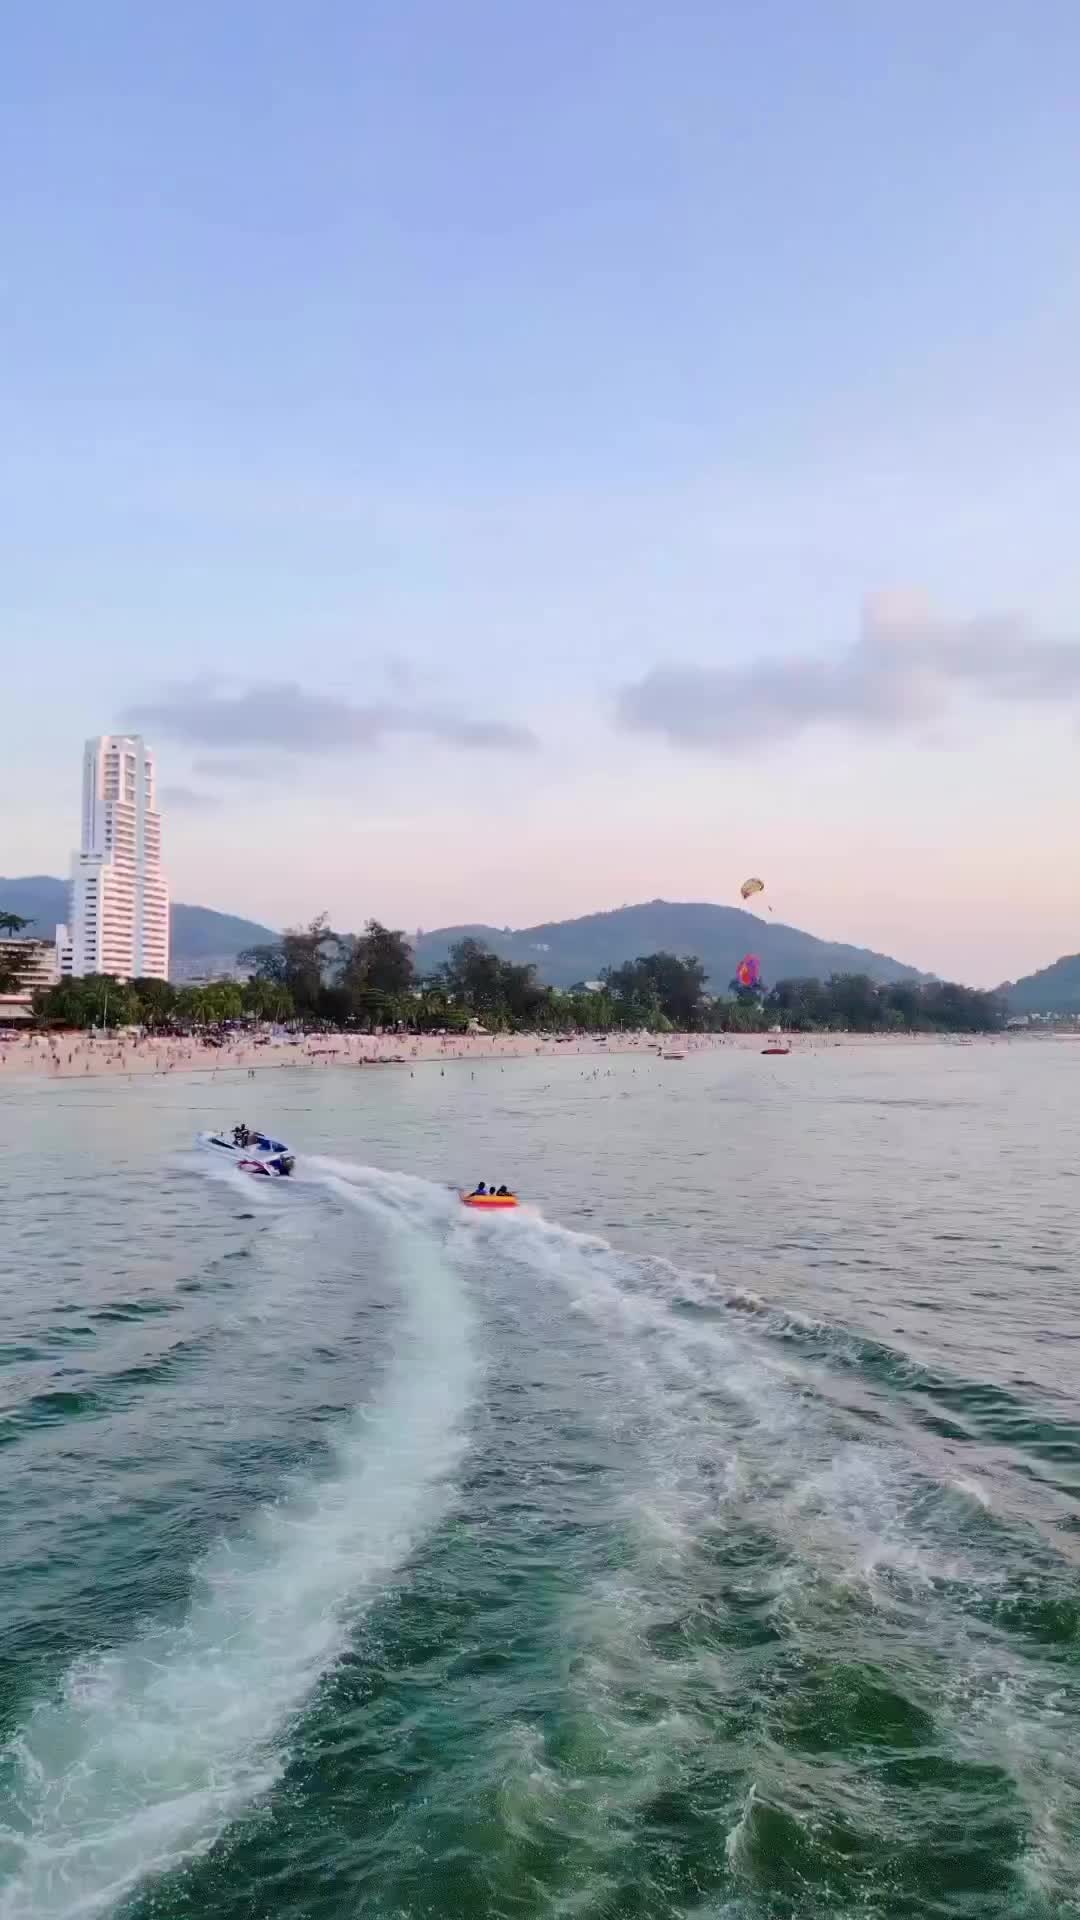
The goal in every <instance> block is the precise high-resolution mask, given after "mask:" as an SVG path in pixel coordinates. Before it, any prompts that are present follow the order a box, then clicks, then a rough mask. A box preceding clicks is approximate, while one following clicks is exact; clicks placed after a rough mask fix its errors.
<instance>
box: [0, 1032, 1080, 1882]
mask: <svg viewBox="0 0 1080 1920" xmlns="http://www.w3.org/2000/svg"><path fill="white" fill-rule="evenodd" d="M0 1101H2V1106H0V1272H2V1277H0V1601H2V1604H0V1917H2V1920H61V1917H62V1916H76V1915H78V1916H90V1915H97V1914H122V1915H123V1916H124V1917H125V1920H136V1917H137V1920H151V1916H152V1917H153V1920H195V1917H196V1916H200V1917H202V1916H209V1915H212V1916H214V1917H215V1920H264V1917H265V1920H355V1917H356V1916H371V1917H372V1920H375V1917H376V1916H377V1917H378V1920H429V1917H434V1916H443V1915H446V1916H451V1915H453V1916H462V1920H464V1917H465V1916H468V1917H469V1920H487V1917H488V1916H492V1917H494V1916H521V1920H531V1917H532V1916H537V1917H540V1916H544V1920H592V1917H593V1916H596V1920H599V1917H600V1916H606V1917H613V1916H619V1920H639V1917H640V1920H645V1917H646V1916H649V1917H650V1920H652V1917H653V1916H655V1917H657V1920H660V1917H662V1916H663V1917H666V1916H678V1917H679V1920H796V1917H798V1920H812V1917H816V1916H835V1917H836V1920H841V1917H843V1916H850V1917H851V1920H855V1916H858V1917H859V1920H870V1917H871V1916H873V1917H875V1920H907V1917H909V1916H910V1917H911V1920H914V1917H915V1916H919V1917H920V1920H922V1917H923V1916H938V1915H940V1916H949V1917H950V1920H960V1917H961V1916H964V1917H965V1920H967V1917H968V1916H970V1917H971V1920H997V1917H998V1916H1000V1917H1001V1920H1004V1917H1005V1916H1009V1920H1014V1917H1015V1920H1020V1916H1023V1917H1024V1920H1051V1916H1061V1915H1074V1914H1080V1893H1078V1888H1080V1214H1078V1205H1080V1046H1076V1047H1072V1046H1069V1045H1067V1044H1054V1043H1049V1042H1048V1043H1045V1044H1043V1043H1017V1044H1006V1043H1001V1044H999V1045H978V1046H970V1047H963V1046H940V1047H907V1046H895V1047H889V1046H867V1047H835V1048H822V1049H820V1050H816V1051H814V1052H809V1053H807V1054H806V1055H804V1056H800V1055H794V1056H793V1057H792V1058H790V1059H787V1060H779V1061H777V1060H771V1061H770V1060H764V1059H762V1058H760V1056H759V1055H757V1054H756V1053H755V1052H737V1051H735V1050H733V1049H731V1050H727V1049H725V1050H722V1051H720V1052H717V1053H713V1054H701V1055H696V1056H691V1057H690V1058H689V1059H687V1060H686V1061H685V1062H682V1063H675V1062H671V1063H666V1064H662V1063H659V1062H655V1061H646V1060H634V1059H628V1058H619V1057H614V1058H612V1059H611V1060H610V1062H608V1061H600V1062H599V1063H594V1062H593V1061H591V1060H581V1059H565V1060H564V1059H556V1060H554V1061H553V1060H551V1059H536V1060H530V1061H525V1062H521V1063H508V1064H506V1065H504V1066H499V1065H498V1064H491V1065H488V1064H485V1065H482V1066H481V1065H475V1066H469V1065H461V1066H447V1067H446V1069H445V1071H441V1070H440V1069H439V1067H438V1066H424V1067H419V1068H417V1070H416V1071H415V1073H413V1074H410V1072H409V1071H408V1070H407V1069H401V1070H393V1069H384V1070H381V1071H380V1070H370V1069H369V1070H364V1071H357V1070H353V1071H344V1070H322V1071H307V1072H303V1071H293V1070H282V1071H277V1072H272V1073H265V1074H262V1075H260V1077H259V1078H258V1080H257V1081H255V1082H252V1081H249V1080H248V1079H247V1078H246V1076H244V1075H240V1074H219V1075H218V1076H217V1077H216V1078H211V1077H210V1076H209V1075H206V1076H203V1077H201V1078H183V1079H180V1078H178V1079H176V1080H173V1081H169V1080H166V1079H162V1080H161V1081H160V1082H157V1083H146V1082H142V1083H139V1082H136V1083H134V1084H129V1083H126V1082H121V1081H111V1082H110V1081H105V1080H98V1081H89V1082H87V1083H86V1084H85V1085H75V1084H72V1083H60V1084H52V1085H46V1084H38V1083H33V1082H29V1081H26V1082H23V1083H22V1084H21V1085H16V1084H11V1085H9V1086H7V1087H5V1088H4V1089H3V1091H2V1093H0ZM239 1118H246V1119H247V1120H249V1121H250V1122H253V1123H258V1124H260V1125H262V1126H265V1127H267V1128H269V1129H271V1130H272V1131H274V1132H275V1133H278V1134H280V1136H281V1137H283V1138H284V1139H286V1140H288V1141H290V1142H291V1143H292V1144H293V1145H295V1147H296V1148H297V1149H298V1151H299V1153H300V1154H301V1156H302V1157H301V1159H300V1162H299V1165H298V1175H297V1178H296V1179H295V1180H294V1181H293V1182H292V1183H283V1184H281V1185H274V1186H267V1187H265V1188H264V1187H261V1186H259V1185H257V1184H256V1183H254V1182H250V1181H247V1180H245V1178H244V1177H243V1176H241V1175H239V1174H236V1173H233V1172H231V1171H230V1170H227V1169H222V1168H219V1167H215V1166H213V1165H211V1164H209V1163H208V1161H207V1160H206V1159H205V1158H204V1157H201V1156H200V1155H199V1154H197V1153H196V1152H195V1151H194V1150H193V1149H192V1147H191V1141H192V1137H193V1135H194V1133H195V1131H196V1129H197V1128H199V1127H201V1126H204V1125H216V1124H222V1123H229V1124H231V1123H232V1122H233V1121H235V1120H237V1119H239ZM477 1179H485V1180H491V1181H496V1182H499V1181H504V1180H505V1181H507V1182H509V1183H512V1184H514V1185H516V1186H517V1187H518V1188H519V1189H520V1190H521V1191H522V1193H523V1194H524V1195H525V1196H527V1198H528V1199H529V1200H530V1201H531V1202H532V1203H533V1204H534V1206H535V1208H536V1211H535V1213H529V1214H522V1215H519V1216H512V1217H502V1218H499V1219H478V1218H476V1217H474V1216H472V1215H469V1214H467V1213H466V1212H465V1210H464V1209H462V1208H461V1207H460V1205H459V1204H458V1202H457V1201H456V1199H455V1197H454V1196H453V1194H451V1193H450V1192H448V1191H447V1185H446V1183H449V1182H457V1183H466V1184H470V1185H471V1184H472V1183H474V1182H475V1181H476V1180H477Z"/></svg>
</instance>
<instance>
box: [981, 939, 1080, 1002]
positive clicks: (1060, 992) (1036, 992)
mask: <svg viewBox="0 0 1080 1920" xmlns="http://www.w3.org/2000/svg"><path fill="white" fill-rule="evenodd" d="M1000 991H1001V993H1002V994H1003V995H1004V997H1005V999H1006V1000H1007V1001H1008V1003H1009V1012H1010V1013H1080V953H1066V954H1063V955H1062V957H1061V959H1060V960H1055V961H1054V964H1053V966H1052V967H1040V969H1039V971H1038V973H1027V974H1025V975H1024V977H1023V979H1022V980H1010V981H1007V982H1006V984H1005V986H1003V987H1002V988H1001V989H1000Z"/></svg>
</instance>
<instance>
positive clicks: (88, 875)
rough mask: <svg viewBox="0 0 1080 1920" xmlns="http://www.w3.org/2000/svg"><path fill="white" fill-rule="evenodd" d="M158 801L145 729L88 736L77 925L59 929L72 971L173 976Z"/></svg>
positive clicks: (74, 887) (74, 889) (74, 900)
mask: <svg viewBox="0 0 1080 1920" xmlns="http://www.w3.org/2000/svg"><path fill="white" fill-rule="evenodd" d="M154 802H155V791H154V756H153V754H152V753H151V752H150V750H149V748H148V747H147V745H146V743H145V741H144V740H143V739H142V738H141V736H140V735H139V734H114V733H103V734H102V735H101V736H100V737H99V738H98V739H97V740H88V741H87V743H86V751H85V753H84V755H83V797H82V845H81V847H80V850H79V852H78V853H76V854H75V855H74V856H73V858H72V862H71V910H70V911H71V919H70V928H63V927H59V928H57V942H58V944H59V946H60V952H61V966H62V968H63V971H64V972H65V973H72V974H84V973H112V974H115V975H116V976H117V978H118V979H121V980H132V979H138V978H144V979H153V980H167V979H168V977H169V894H168V889H167V887H166V885H165V879H164V876H163V874H162V871H161V819H160V816H159V814H158V813H157V811H156V809H155V805H154Z"/></svg>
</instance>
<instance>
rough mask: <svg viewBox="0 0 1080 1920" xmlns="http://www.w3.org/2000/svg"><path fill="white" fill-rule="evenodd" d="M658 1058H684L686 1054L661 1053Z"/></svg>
mask: <svg viewBox="0 0 1080 1920" xmlns="http://www.w3.org/2000/svg"><path fill="white" fill-rule="evenodd" d="M660 1058H661V1060H685V1059H686V1055H685V1053H662V1054H661V1055H660Z"/></svg>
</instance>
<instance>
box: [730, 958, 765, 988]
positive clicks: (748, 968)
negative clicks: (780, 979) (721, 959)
mask: <svg viewBox="0 0 1080 1920" xmlns="http://www.w3.org/2000/svg"><path fill="white" fill-rule="evenodd" d="M735 978H736V980H737V981H738V983H739V985H740V987H756V986H757V984H758V981H759V980H760V979H761V961H760V960H759V959H758V957H757V954H756V953H744V955H743V957H742V959H741V960H740V961H739V964H738V966H737V967H736V969H735Z"/></svg>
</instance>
